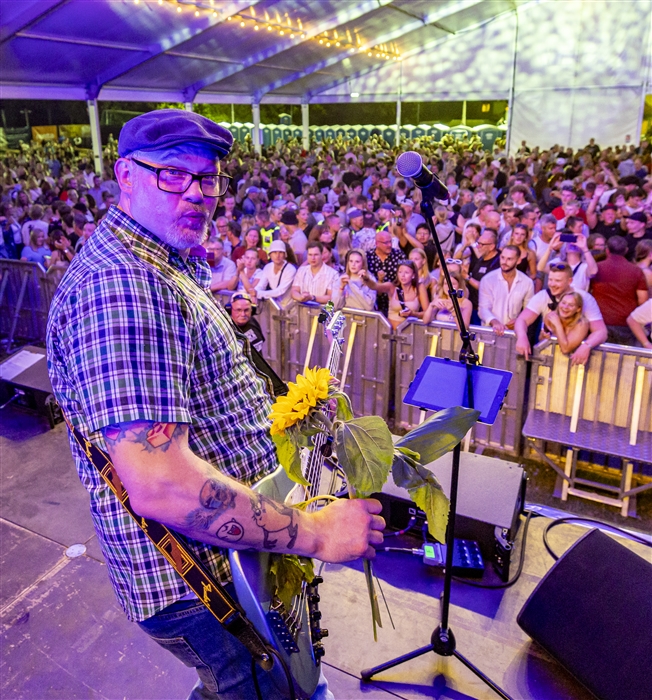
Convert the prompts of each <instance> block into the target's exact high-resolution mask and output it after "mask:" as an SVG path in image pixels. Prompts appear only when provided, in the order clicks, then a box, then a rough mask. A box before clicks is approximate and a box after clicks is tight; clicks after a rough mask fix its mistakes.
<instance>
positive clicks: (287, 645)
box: [229, 305, 346, 698]
mask: <svg viewBox="0 0 652 700" xmlns="http://www.w3.org/2000/svg"><path fill="white" fill-rule="evenodd" d="M331 306H332V305H329V306H327V307H326V308H325V309H324V311H323V313H322V317H323V322H324V326H325V334H326V336H327V338H328V339H329V340H330V348H329V352H328V360H327V367H328V369H329V371H330V373H331V375H333V376H336V374H337V369H338V367H339V363H340V358H341V356H342V344H343V342H344V338H343V331H344V325H345V322H346V320H345V318H344V315H343V314H342V312H341V311H337V312H333V311H332V308H330V307H331ZM320 320H322V319H321V318H320ZM326 442H327V438H326V437H325V436H324V434H323V433H320V434H318V435H317V436H315V438H314V447H313V449H312V450H308V449H306V448H304V450H303V451H302V455H301V458H302V472H303V476H304V477H305V479H306V481H308V482H309V483H310V486H301V485H299V484H295V483H294V482H293V481H291V480H290V479H289V478H288V476H287V475H286V473H285V470H284V469H283V467H279V468H278V469H277V470H276V471H275V472H274V473H273V474H270V475H269V476H267V477H265V478H264V479H262V480H261V481H259V482H258V483H257V484H256V485H255V486H254V490H256V491H259V492H260V493H262V494H263V495H265V496H267V497H269V498H271V499H273V500H275V501H277V502H280V503H286V504H287V505H292V504H295V503H298V502H300V501H305V500H308V499H310V498H313V497H314V496H318V495H324V494H333V493H335V492H336V491H337V489H339V488H341V487H342V484H343V482H342V480H341V478H340V477H339V475H338V472H337V469H335V468H334V465H333V463H332V462H330V463H328V460H325V458H324V453H327V452H328V449H327V445H326ZM325 463H326V466H327V468H326V469H324V468H323V467H324V465H325ZM317 507H318V505H317V503H311V504H310V505H309V506H308V509H309V510H310V509H314V508H317ZM229 560H230V563H231V571H232V573H233V583H234V585H235V588H236V591H237V594H238V601H239V602H240V604H241V605H242V607H243V608H244V610H245V612H246V614H247V618H248V619H249V620H250V621H251V623H252V624H253V625H254V627H256V629H257V631H258V633H259V634H260V635H261V636H262V637H263V638H264V639H265V640H266V641H267V642H268V643H269V644H271V645H272V646H273V647H274V648H275V649H276V651H277V652H278V654H279V655H280V656H281V658H282V659H283V661H284V662H285V665H286V667H287V668H288V670H289V672H290V675H291V676H292V681H293V683H294V692H295V694H296V696H297V697H301V698H309V697H311V696H312V694H313V693H314V692H315V689H316V688H317V683H318V682H319V676H320V670H321V658H322V657H323V656H324V653H325V652H324V646H323V644H322V643H321V639H323V638H324V637H326V636H328V630H326V629H323V628H322V627H321V624H320V620H321V612H320V611H319V593H318V586H319V584H320V583H322V579H321V578H320V577H315V578H314V579H313V581H312V582H311V583H309V584H308V583H305V582H304V584H303V586H302V590H301V593H300V594H299V595H297V596H295V597H294V599H293V600H292V605H291V606H290V608H289V609H288V608H286V607H285V605H284V604H283V603H282V602H281V601H280V600H279V599H278V597H277V596H276V595H275V590H274V585H273V579H272V577H271V576H270V573H269V567H270V554H269V553H268V552H254V551H246V550H233V549H232V550H229ZM275 666H277V665H276V664H275ZM272 674H273V677H274V680H275V682H276V683H277V685H279V687H281V688H283V687H285V688H287V683H286V681H285V674H280V673H276V674H275V673H274V670H272Z"/></svg>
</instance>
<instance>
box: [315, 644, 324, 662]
mask: <svg viewBox="0 0 652 700" xmlns="http://www.w3.org/2000/svg"><path fill="white" fill-rule="evenodd" d="M312 652H313V654H314V655H315V659H316V660H317V661H319V659H321V658H322V657H323V656H324V654H325V653H326V649H324V647H323V646H322V645H321V644H315V645H314V646H313V648H312Z"/></svg>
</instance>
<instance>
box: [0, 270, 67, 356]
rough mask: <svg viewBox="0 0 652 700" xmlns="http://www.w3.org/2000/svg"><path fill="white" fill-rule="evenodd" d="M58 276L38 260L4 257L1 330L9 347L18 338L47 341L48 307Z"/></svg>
mask: <svg viewBox="0 0 652 700" xmlns="http://www.w3.org/2000/svg"><path fill="white" fill-rule="evenodd" d="M58 279H59V278H58V277H56V276H55V275H50V274H48V273H47V272H46V271H45V269H44V268H43V267H41V265H39V264H38V263H32V262H25V261H22V260H0V334H2V335H3V336H6V337H7V350H10V349H11V346H12V344H13V343H14V340H15V339H20V340H21V342H27V341H29V342H36V343H42V342H45V327H46V324H47V318H48V311H49V309H50V303H51V301H52V296H53V294H54V290H55V289H56V285H57V282H58Z"/></svg>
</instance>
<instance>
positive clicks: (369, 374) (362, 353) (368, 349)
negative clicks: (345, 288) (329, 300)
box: [283, 303, 393, 420]
mask: <svg viewBox="0 0 652 700" xmlns="http://www.w3.org/2000/svg"><path fill="white" fill-rule="evenodd" d="M320 312H321V307H320V306H319V305H318V304H314V303H308V304H298V303H292V304H290V305H289V306H288V307H287V309H286V310H285V316H286V329H287V332H286V333H285V334H284V336H283V340H284V341H285V342H286V348H287V351H286V367H285V374H284V378H285V379H286V380H289V381H294V378H295V377H296V375H297V374H300V373H302V372H303V371H304V370H305V369H306V367H314V366H320V367H323V366H325V365H326V363H327V355H328V349H329V342H328V339H327V338H326V337H325V335H324V332H323V327H322V326H321V325H320V324H319V323H318V320H317V319H318V316H319V314H320ZM343 312H344V315H345V316H346V326H345V330H344V345H343V353H344V356H343V358H342V362H341V364H340V372H341V373H342V374H339V375H338V378H339V379H342V377H343V382H342V383H343V386H344V390H345V391H346V392H347V394H348V395H349V397H350V398H351V404H352V406H353V412H354V413H355V415H357V416H362V415H378V416H382V417H383V418H385V420H387V417H388V411H389V397H390V392H389V387H390V385H391V379H392V376H393V373H392V369H393V368H392V356H393V348H392V345H393V341H392V327H391V325H390V323H389V321H388V320H387V319H386V318H385V317H384V316H383V315H382V314H380V313H377V312H375V311H361V310H359V309H348V308H345V309H343ZM343 375H344V376H343Z"/></svg>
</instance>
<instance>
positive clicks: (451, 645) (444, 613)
mask: <svg viewBox="0 0 652 700" xmlns="http://www.w3.org/2000/svg"><path fill="white" fill-rule="evenodd" d="M428 189H429V188H423V189H422V192H423V201H422V202H421V211H422V212H423V215H424V216H425V218H426V221H427V223H428V228H429V229H430V235H431V236H432V239H433V241H434V243H435V247H436V248H437V255H438V256H439V260H440V264H441V271H442V273H443V275H444V278H445V279H446V286H447V287H448V293H449V296H450V300H451V302H452V304H453V311H454V313H455V318H456V319H457V324H458V327H459V329H460V338H461V339H462V349H461V350H460V354H459V360H460V362H462V363H465V364H466V365H477V364H478V363H479V358H478V355H477V354H476V352H475V350H474V349H473V346H472V345H471V341H472V340H474V339H475V336H474V334H472V333H470V332H469V330H468V329H467V327H466V324H465V323H464V319H463V318H462V311H461V309H460V304H459V299H458V294H459V295H460V296H461V294H462V290H459V291H456V290H455V289H453V284H452V282H451V276H450V273H449V271H448V268H447V267H446V263H445V258H444V252H443V250H442V247H441V243H440V242H439V238H438V237H437V231H436V229H435V224H434V223H433V217H434V215H435V211H434V207H433V203H432V201H433V199H434V193H432V192H429V191H428ZM467 392H468V406H469V407H470V408H473V386H472V384H471V373H470V372H467ZM460 453H461V446H460V443H458V444H457V445H456V446H455V448H454V449H453V466H452V470H451V491H450V510H449V514H448V528H447V530H446V568H445V569H444V589H443V592H442V598H441V621H440V623H439V625H438V626H437V628H436V629H435V631H434V632H433V633H432V636H431V637H430V644H429V645H428V646H425V647H421V648H419V649H415V650H414V651H411V652H408V653H407V654H403V655H402V656H398V657H396V658H395V659H392V660H391V661H386V662H385V663H384V664H380V665H379V666H374V667H373V668H368V669H364V670H363V671H361V673H360V675H361V677H362V680H363V681H369V680H371V678H372V677H373V676H375V675H376V674H378V673H380V672H381V671H386V670H387V669H388V668H393V667H394V666H398V665H400V664H402V663H404V662H406V661H409V660H410V659H416V658H417V657H419V656H423V654H427V653H428V652H429V651H432V652H434V653H435V654H438V655H439V656H454V657H455V658H456V659H458V660H459V661H461V662H462V663H463V664H464V665H465V666H466V667H467V668H468V669H469V670H470V671H473V673H475V675H476V676H477V677H478V678H479V679H480V680H481V681H483V682H484V683H486V684H487V685H488V686H489V687H490V688H491V689H492V690H493V691H494V692H495V693H496V694H497V695H499V696H500V697H501V698H503V699H504V700H513V699H512V697H511V696H510V695H508V694H507V693H506V692H505V691H504V690H503V689H502V688H500V686H498V685H497V684H496V683H494V681H492V680H491V678H489V677H488V676H487V675H485V674H484V673H483V672H482V671H481V670H480V669H479V668H478V667H477V666H475V665H474V664H473V663H471V661H469V660H468V659H467V658H466V657H464V656H462V654H460V652H459V651H457V648H456V643H455V636H454V634H453V631H452V630H451V628H450V625H449V622H448V617H449V609H450V601H451V586H452V582H453V550H454V547H455V516H456V514H457V488H458V483H459V473H460Z"/></svg>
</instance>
